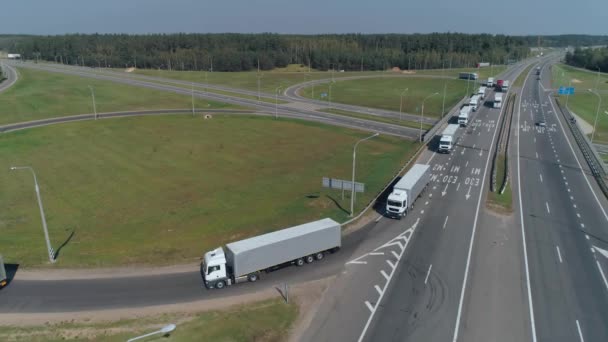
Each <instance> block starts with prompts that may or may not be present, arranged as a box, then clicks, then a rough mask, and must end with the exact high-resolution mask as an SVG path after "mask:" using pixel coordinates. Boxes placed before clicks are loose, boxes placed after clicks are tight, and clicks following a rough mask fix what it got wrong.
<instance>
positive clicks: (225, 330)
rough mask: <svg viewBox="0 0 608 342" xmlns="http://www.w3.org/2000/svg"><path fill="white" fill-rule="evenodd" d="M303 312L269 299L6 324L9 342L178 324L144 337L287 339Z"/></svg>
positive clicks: (170, 341)
mask: <svg viewBox="0 0 608 342" xmlns="http://www.w3.org/2000/svg"><path fill="white" fill-rule="evenodd" d="M297 315H298V307H297V306H296V305H295V304H285V303H283V302H282V301H280V300H278V299H275V300H267V301H262V302H258V303H252V304H248V305H243V306H238V307H234V308H230V309H226V310H222V311H210V312H203V313H198V314H165V315H159V316H151V317H144V318H139V319H125V320H120V321H116V322H106V323H91V322H88V323H84V322H83V323H72V322H66V323H59V324H45V325H44V326H27V327H11V326H9V327H2V329H0V340H2V341H5V342H13V341H15V342H17V341H31V342H42V341H45V342H47V341H48V342H59V341H65V340H69V341H98V342H113V341H126V340H128V339H129V338H133V337H136V336H139V335H143V334H146V333H149V332H152V331H156V330H159V329H160V328H161V327H163V326H165V325H166V324H168V323H173V324H176V326H177V327H176V329H175V330H174V331H173V332H172V333H171V335H170V336H169V337H166V338H165V337H162V336H160V335H156V336H153V337H150V338H148V339H145V340H144V341H167V342H190V341H191V342H198V341H243V342H245V341H271V342H272V341H276V342H279V341H285V340H286V338H287V335H288V333H289V328H290V327H291V325H292V324H293V322H294V321H295V319H296V317H297Z"/></svg>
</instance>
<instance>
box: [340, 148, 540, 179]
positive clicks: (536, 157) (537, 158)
mask: <svg viewBox="0 0 608 342" xmlns="http://www.w3.org/2000/svg"><path fill="white" fill-rule="evenodd" d="M536 159H538V152H536ZM351 186H352V185H351Z"/></svg>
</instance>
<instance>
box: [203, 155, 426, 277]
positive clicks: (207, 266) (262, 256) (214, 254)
mask: <svg viewBox="0 0 608 342" xmlns="http://www.w3.org/2000/svg"><path fill="white" fill-rule="evenodd" d="M430 180H431V167H430V166H429V165H425V164H415V165H414V166H413V167H412V168H411V169H410V170H409V171H408V172H407V173H406V174H405V175H404V176H403V177H401V179H400V180H399V181H398V182H397V183H396V184H395V185H394V186H393V190H392V192H391V194H390V195H389V196H388V199H387V201H386V216H388V217H391V218H398V219H401V218H402V217H404V216H406V215H407V213H408V211H409V210H410V209H411V208H413V206H414V203H415V202H416V199H417V198H418V197H420V195H421V194H422V193H423V192H424V191H425V190H426V188H427V186H428V184H429V182H430ZM341 239H342V230H341V225H340V224H339V223H338V222H336V221H334V220H332V219H330V218H325V219H322V220H318V221H314V222H309V223H306V224H302V225H299V226H295V227H291V228H286V229H282V230H278V231H275V232H271V233H267V234H263V235H258V236H254V237H251V238H248V239H244V240H240V241H236V242H231V243H228V244H226V245H225V246H223V247H218V248H216V249H214V250H212V251H209V252H206V253H205V254H204V257H203V260H202V262H201V265H200V272H201V276H202V278H203V281H204V283H205V287H206V288H208V289H213V288H215V289H223V288H224V287H226V286H230V285H234V284H238V283H242V282H255V281H257V280H259V279H260V278H261V277H262V276H263V274H265V273H268V272H272V271H274V270H277V269H280V268H282V267H285V266H290V265H296V266H304V265H305V264H311V263H313V262H315V261H318V260H322V259H323V258H324V257H325V256H326V255H328V254H332V253H335V252H336V251H338V250H339V249H340V247H341V245H342V240H341Z"/></svg>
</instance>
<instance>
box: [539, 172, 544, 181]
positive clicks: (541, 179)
mask: <svg viewBox="0 0 608 342" xmlns="http://www.w3.org/2000/svg"><path fill="white" fill-rule="evenodd" d="M538 175H539V176H540V182H541V183H542V182H543V175H541V174H540V173H539V174H538Z"/></svg>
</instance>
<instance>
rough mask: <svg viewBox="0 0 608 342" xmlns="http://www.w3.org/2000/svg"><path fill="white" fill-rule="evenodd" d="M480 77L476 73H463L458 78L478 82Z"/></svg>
mask: <svg viewBox="0 0 608 342" xmlns="http://www.w3.org/2000/svg"><path fill="white" fill-rule="evenodd" d="M478 77H479V75H477V73H476V72H461V73H460V74H458V78H460V79H463V80H476V79H477V78H478Z"/></svg>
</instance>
